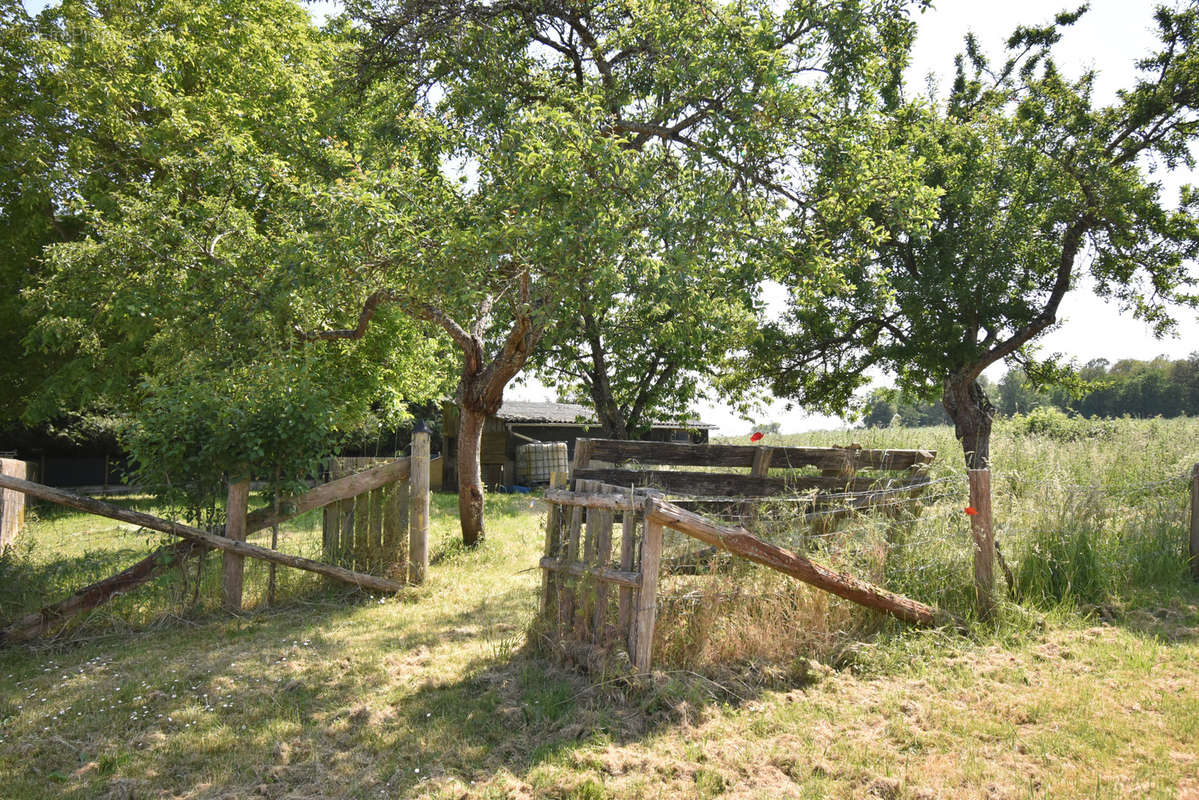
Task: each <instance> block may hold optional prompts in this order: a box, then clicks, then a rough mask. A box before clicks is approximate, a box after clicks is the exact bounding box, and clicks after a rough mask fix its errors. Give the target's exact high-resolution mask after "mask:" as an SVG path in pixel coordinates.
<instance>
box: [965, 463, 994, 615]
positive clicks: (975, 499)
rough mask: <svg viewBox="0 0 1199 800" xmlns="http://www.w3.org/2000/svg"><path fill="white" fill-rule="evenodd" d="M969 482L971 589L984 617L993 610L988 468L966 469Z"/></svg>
mask: <svg viewBox="0 0 1199 800" xmlns="http://www.w3.org/2000/svg"><path fill="white" fill-rule="evenodd" d="M966 472H967V475H968V477H969V481H970V507H971V508H973V509H974V510H975V512H976V513H974V514H971V515H970V533H971V535H972V536H973V538H974V589H975V592H976V593H977V595H978V610H979V614H980V615H981V616H982V618H983V619H987V618H989V617H990V616H991V614H992V613H993V612H994V610H995V529H994V527H993V525H992V519H991V470H989V469H971V470H966Z"/></svg>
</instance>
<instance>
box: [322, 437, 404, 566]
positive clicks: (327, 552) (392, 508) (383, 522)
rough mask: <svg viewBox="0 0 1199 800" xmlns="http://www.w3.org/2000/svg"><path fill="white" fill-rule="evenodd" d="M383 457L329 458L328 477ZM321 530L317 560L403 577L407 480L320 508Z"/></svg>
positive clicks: (360, 468) (355, 470)
mask: <svg viewBox="0 0 1199 800" xmlns="http://www.w3.org/2000/svg"><path fill="white" fill-rule="evenodd" d="M387 460H388V459H380V458H338V459H334V460H333V463H332V464H331V465H330V468H329V479H330V480H337V479H338V478H344V477H346V476H348V475H354V474H355V473H358V472H362V471H364V470H367V469H370V468H371V467H374V466H377V465H379V464H383V463H386V461H387ZM321 530H322V543H323V552H324V555H323V557H322V559H321V560H322V561H325V562H326V563H329V564H337V565H339V566H342V567H347V568H350V569H355V570H357V571H358V572H366V573H369V574H371V575H395V576H399V577H400V578H401V579H403V577H404V576H405V575H406V574H407V564H408V481H407V480H406V479H405V480H400V481H396V482H395V483H390V484H387V485H386V486H380V487H377V488H375V489H371V490H370V491H366V492H363V493H362V494H359V495H357V496H355V497H348V498H346V499H344V500H340V501H338V502H336V503H331V504H329V505H327V506H325V509H324V521H323V525H322V529H321Z"/></svg>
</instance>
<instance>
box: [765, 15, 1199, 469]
mask: <svg viewBox="0 0 1199 800" xmlns="http://www.w3.org/2000/svg"><path fill="white" fill-rule="evenodd" d="M1081 13H1083V11H1082V10H1080V11H1077V12H1072V13H1063V14H1060V15H1058V17H1057V18H1056V19H1055V22H1054V23H1053V24H1049V25H1045V26H1038V27H1021V28H1019V29H1017V30H1016V32H1015V33H1014V34H1013V35H1012V36H1011V38H1010V39H1009V40H1008V42H1007V48H1008V52H1007V54H1006V56H1005V57H1004V58H1003V59H1002V60H999V61H995V62H993V61H991V60H990V59H988V58H987V57H986V56H985V55H984V54H983V53H982V52H981V51H980V48H979V47H978V45H977V43H976V41H975V40H974V39H973V38H968V39H967V41H966V50H965V53H964V55H962V56H959V57H958V60H957V74H956V78H955V80H954V83H953V86H952V88H951V90H950V92H949V94H948V96H947V97H946V98H945V99H944V100H943V101H941V102H934V101H933V100H932V99H919V100H916V101H913V102H908V103H905V104H903V105H901V106H897V108H896V110H895V114H894V123H893V126H892V129H891V134H890V140H891V142H892V143H893V144H894V146H895V147H897V148H901V149H903V150H905V151H906V152H907V153H908V154H909V158H910V161H911V163H912V164H914V165H916V166H917V167H918V168H919V170H920V172H921V174H922V178H923V182H924V184H925V185H926V187H928V188H929V189H932V190H934V191H936V192H938V193H939V195H940V197H939V201H938V203H937V207H936V217H935V219H934V220H932V221H931V222H930V223H928V224H923V225H916V226H912V225H908V224H904V223H901V222H900V221H899V219H898V216H897V215H896V214H895V209H894V208H893V207H890V206H889V205H887V204H881V203H873V204H870V205H869V206H868V207H866V208H865V209H864V215H863V224H868V225H870V226H872V227H873V228H874V230H875V231H876V234H877V245H876V246H875V247H874V248H873V249H872V250H871V251H869V252H866V253H865V254H864V257H862V258H861V259H860V260H859V261H858V262H857V263H856V266H854V267H853V268H847V269H846V271H845V272H844V281H843V283H841V285H839V286H838V287H836V288H835V290H833V291H828V292H826V291H821V289H822V287H815V289H816V291H815V292H813V291H812V289H813V287H812V286H811V285H810V283H809V282H808V281H806V273H805V270H804V266H803V264H802V263H794V262H792V263H790V264H784V266H783V267H782V268H781V270H780V273H779V274H780V279H781V280H782V281H783V282H784V283H785V284H786V285H788V286H789V287H791V288H792V290H793V291H792V296H791V303H790V305H789V308H788V310H787V313H786V315H785V317H784V318H783V319H782V320H780V321H778V322H777V323H774V324H771V325H769V326H768V327H767V328H766V329H765V330H764V332H763V334H762V336H761V338H760V340H759V341H758V346H757V348H756V352H757V356H758V359H759V361H760V363H763V364H765V365H767V367H764V368H769V369H773V370H775V371H774V372H773V374H772V375H771V378H770V384H771V385H772V387H773V388H774V390H775V391H776V392H777V393H779V394H781V395H785V396H790V397H794V398H797V399H799V400H801V401H804V402H806V403H808V404H811V405H815V406H822V407H825V408H831V409H835V410H840V409H842V408H843V407H844V406H845V405H846V404H847V403H849V402H850V398H851V394H852V392H853V391H854V390H855V389H856V388H858V387H860V386H861V385H863V384H864V383H865V382H866V381H867V380H868V375H867V370H870V369H872V368H873V369H882V370H884V371H887V372H890V373H893V374H895V375H896V376H897V379H898V384H899V387H900V388H901V389H902V390H903V391H904V392H906V393H908V394H911V395H913V396H925V397H930V396H933V395H939V396H940V397H941V401H942V403H943V405H944V406H945V409H946V411H947V412H948V413H949V415H950V417H951V418H952V420H953V422H954V425H955V429H956V433H957V436H958V438H959V439H960V440H961V444H962V448H963V451H964V453H965V458H966V464H967V466H969V467H970V468H980V467H984V466H986V465H987V463H988V461H989V457H990V433H991V422H992V418H993V415H994V413H995V409H994V406H993V405H992V403H991V401H990V400H989V398H988V397H987V394H986V392H985V391H984V390H983V388H982V386H981V385H980V383H979V376H980V375H981V374H982V371H983V370H984V369H985V368H986V367H988V366H989V365H991V364H993V363H996V362H998V361H1002V360H1008V361H1014V362H1016V363H1018V364H1021V365H1023V366H1024V367H1025V369H1026V371H1027V372H1028V373H1029V375H1030V376H1031V377H1033V378H1036V379H1041V380H1044V379H1047V378H1049V377H1052V375H1053V374H1054V371H1055V368H1056V366H1057V365H1056V362H1054V360H1053V359H1052V358H1047V359H1041V358H1038V356H1037V353H1036V349H1035V348H1036V343H1037V340H1038V338H1039V337H1040V336H1041V335H1042V334H1043V333H1045V332H1046V331H1048V330H1050V329H1051V328H1052V327H1053V326H1054V325H1055V324H1056V322H1057V319H1058V317H1057V314H1058V309H1059V307H1060V305H1061V302H1062V298H1063V297H1065V296H1066V294H1067V293H1068V292H1069V291H1070V290H1071V289H1073V288H1075V287H1076V286H1078V285H1079V283H1080V280H1081V278H1082V276H1083V274H1084V273H1085V274H1089V275H1090V278H1091V280H1093V282H1094V285H1095V287H1096V290H1097V291H1098V292H1099V293H1100V294H1101V295H1103V296H1105V297H1110V298H1114V299H1116V300H1118V301H1119V302H1120V303H1121V304H1122V306H1123V307H1124V308H1125V309H1127V310H1129V311H1131V312H1132V313H1134V314H1136V315H1137V316H1138V317H1140V318H1141V319H1144V320H1146V321H1147V322H1149V323H1150V324H1152V325H1153V326H1154V328H1155V330H1157V331H1158V332H1160V333H1164V332H1166V331H1168V330H1169V328H1170V326H1171V316H1170V313H1171V309H1172V308H1173V307H1175V306H1177V305H1181V306H1183V307H1194V306H1195V305H1196V303H1197V301H1199V297H1197V296H1196V294H1195V287H1196V284H1197V283H1199V278H1197V276H1196V274H1195V273H1194V271H1193V267H1192V266H1191V265H1192V264H1193V260H1194V259H1195V257H1196V255H1197V254H1199V215H1197V210H1199V193H1196V192H1195V191H1194V190H1193V189H1192V188H1189V187H1188V188H1184V189H1183V190H1182V192H1181V196H1180V197H1179V199H1178V202H1177V205H1172V204H1171V202H1170V201H1168V200H1167V198H1166V197H1165V196H1164V191H1163V188H1162V185H1161V183H1160V182H1159V180H1158V178H1157V175H1159V174H1160V173H1161V172H1162V171H1168V170H1170V169H1173V168H1176V167H1179V166H1183V165H1186V166H1193V164H1194V160H1193V155H1192V152H1191V147H1192V146H1193V144H1194V142H1195V138H1196V134H1197V133H1199V51H1197V50H1196V47H1195V38H1196V35H1197V33H1199V28H1197V23H1199V17H1197V14H1199V12H1197V10H1196V6H1195V5H1194V4H1188V5H1187V6H1186V7H1185V8H1183V9H1181V10H1169V9H1165V8H1161V9H1158V11H1157V12H1156V20H1157V25H1158V28H1159V34H1160V45H1159V47H1158V49H1157V50H1156V52H1153V53H1150V54H1147V55H1146V57H1145V58H1144V59H1143V60H1142V61H1140V62H1139V64H1138V66H1139V68H1140V73H1139V75H1140V77H1139V78H1138V79H1137V80H1136V82H1135V83H1134V84H1133V85H1132V86H1130V87H1128V88H1127V89H1125V90H1124V91H1122V92H1120V93H1119V95H1118V97H1117V98H1116V100H1115V101H1114V102H1112V103H1110V104H1106V105H1104V104H1098V103H1096V102H1095V101H1094V99H1093V96H1092V94H1093V84H1094V73H1093V72H1087V73H1085V74H1083V75H1082V76H1081V77H1079V78H1078V79H1076V80H1071V79H1069V78H1067V77H1066V76H1064V75H1063V74H1062V73H1061V72H1060V71H1059V70H1058V69H1057V67H1056V65H1055V63H1054V61H1053V59H1052V52H1053V47H1054V45H1055V44H1056V43H1057V42H1058V40H1059V39H1060V36H1061V28H1062V27H1063V26H1066V25H1069V24H1071V23H1073V22H1074V21H1075V20H1076V19H1077V18H1078V17H1079V15H1080V14H1081ZM836 167H837V165H836V164H830V165H829V168H828V169H827V170H825V174H826V178H825V182H826V185H828V186H829V187H830V191H836V186H837V183H838V181H840V180H842V179H843V177H842V173H841V172H840V171H839V170H838V169H837V168H836ZM836 230H837V229H836V228H833V229H832V231H831V232H830V235H829V236H828V237H826V239H827V240H828V241H834V242H835V241H837V235H836V233H835V231H836Z"/></svg>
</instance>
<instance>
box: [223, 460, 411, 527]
mask: <svg viewBox="0 0 1199 800" xmlns="http://www.w3.org/2000/svg"><path fill="white" fill-rule="evenodd" d="M343 469H344V468H343V467H341V466H340V465H339V464H337V463H336V460H335V463H333V464H331V465H330V469H329V474H330V475H331V476H336V478H335V479H334V480H332V481H330V482H329V483H324V484H321V485H320V486H317V487H316V488H315V489H312V490H310V491H307V492H304V494H302V495H299V496H297V497H292V498H284V499H283V500H282V501H281V502H280V504H279V513H278V514H275V513H274V512H273V511H272V510H271V508H270V507H267V508H260V509H258V510H257V511H254V512H252V513H251V514H250V515H249V516H248V517H247V518H246V533H247V534H251V533H255V532H257V531H261V530H266V529H267V528H269V527H271V525H273V524H275V523H277V522H286V521H287V520H289V519H292V518H293V517H298V516H299V515H300V514H303V513H304V512H305V511H311V510H312V509H314V508H321V507H322V506H327V505H329V504H330V503H335V502H337V501H339V500H345V499H347V498H350V497H357V496H358V495H360V494H362V493H363V492H369V491H370V490H371V489H376V488H378V487H380V486H385V485H386V484H389V483H395V482H396V481H405V480H408V470H409V462H408V459H406V458H398V459H396V460H394V461H388V462H387V463H385V464H380V465H379V466H377V467H372V468H370V469H368V470H366V471H365V472H358V473H354V474H350V475H344V477H343V476H342V470H343Z"/></svg>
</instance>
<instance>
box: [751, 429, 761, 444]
mask: <svg viewBox="0 0 1199 800" xmlns="http://www.w3.org/2000/svg"><path fill="white" fill-rule="evenodd" d="M762 436H763V433H762V432H761V431H754V433H753V435H752V436H750V437H749V440H750V441H751V442H757V441H759V440H761V438H762Z"/></svg>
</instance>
